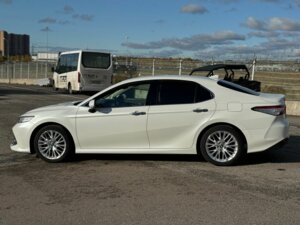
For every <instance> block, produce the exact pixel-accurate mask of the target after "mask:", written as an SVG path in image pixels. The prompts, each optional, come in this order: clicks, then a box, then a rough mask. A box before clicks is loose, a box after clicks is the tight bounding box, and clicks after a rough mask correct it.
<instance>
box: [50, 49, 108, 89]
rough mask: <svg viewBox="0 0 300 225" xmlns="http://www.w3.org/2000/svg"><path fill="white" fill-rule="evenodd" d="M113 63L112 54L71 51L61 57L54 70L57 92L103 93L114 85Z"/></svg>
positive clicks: (54, 82)
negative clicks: (64, 90)
mask: <svg viewBox="0 0 300 225" xmlns="http://www.w3.org/2000/svg"><path fill="white" fill-rule="evenodd" d="M112 76H113V63H112V55H111V54H110V53H103V52H96V51H85V50H78V51H69V52H62V53H61V54H60V55H59V58H58V62H57V65H56V68H55V69H53V87H54V89H55V90H58V89H67V90H68V92H69V94H72V93H73V92H78V91H101V90H103V89H104V88H106V87H108V86H109V85H111V84H112Z"/></svg>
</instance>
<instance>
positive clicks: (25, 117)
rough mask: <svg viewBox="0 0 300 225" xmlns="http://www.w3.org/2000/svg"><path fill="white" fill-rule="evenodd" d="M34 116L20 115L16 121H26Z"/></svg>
mask: <svg viewBox="0 0 300 225" xmlns="http://www.w3.org/2000/svg"><path fill="white" fill-rule="evenodd" d="M33 117H34V116H20V117H19V121H18V123H26V122H29V121H30V120H32V119H33Z"/></svg>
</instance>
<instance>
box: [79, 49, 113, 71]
mask: <svg viewBox="0 0 300 225" xmlns="http://www.w3.org/2000/svg"><path fill="white" fill-rule="evenodd" d="M110 58H111V57H110V54H107V53H98V52H82V65H83V66H84V67H87V68H98V69H108V68H109V67H110V64H111V62H110Z"/></svg>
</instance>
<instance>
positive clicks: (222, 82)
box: [218, 80, 259, 96]
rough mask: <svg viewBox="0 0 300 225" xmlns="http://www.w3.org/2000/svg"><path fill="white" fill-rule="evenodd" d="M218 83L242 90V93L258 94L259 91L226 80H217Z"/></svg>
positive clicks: (235, 89)
mask: <svg viewBox="0 0 300 225" xmlns="http://www.w3.org/2000/svg"><path fill="white" fill-rule="evenodd" d="M218 84H219V85H221V86H222V87H226V88H229V89H231V90H234V91H238V92H242V93H245V94H249V95H255V96H259V92H256V91H253V90H251V89H249V88H246V87H243V86H241V85H238V84H234V83H231V82H229V81H226V80H219V81H218Z"/></svg>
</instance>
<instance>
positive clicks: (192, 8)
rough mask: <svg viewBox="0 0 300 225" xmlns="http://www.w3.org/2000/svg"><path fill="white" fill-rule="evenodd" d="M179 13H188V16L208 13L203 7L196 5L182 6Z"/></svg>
mask: <svg viewBox="0 0 300 225" xmlns="http://www.w3.org/2000/svg"><path fill="white" fill-rule="evenodd" d="M180 11H181V12H183V13H190V14H204V13H206V12H208V10H207V9H206V8H205V7H204V6H201V5H197V4H188V5H184V6H182V7H181V9H180Z"/></svg>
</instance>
